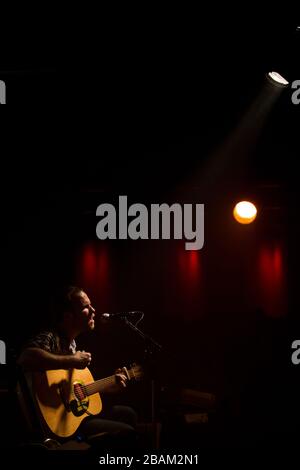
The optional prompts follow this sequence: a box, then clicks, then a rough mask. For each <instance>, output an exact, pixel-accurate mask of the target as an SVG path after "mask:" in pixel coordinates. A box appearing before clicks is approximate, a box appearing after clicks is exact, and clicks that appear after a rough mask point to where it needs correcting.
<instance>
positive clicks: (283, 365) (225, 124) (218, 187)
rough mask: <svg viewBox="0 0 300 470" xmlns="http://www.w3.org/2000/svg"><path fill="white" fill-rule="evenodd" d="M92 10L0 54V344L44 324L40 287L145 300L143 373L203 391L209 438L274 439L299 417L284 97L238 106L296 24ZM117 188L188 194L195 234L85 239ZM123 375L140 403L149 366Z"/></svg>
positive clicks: (291, 124) (109, 349)
mask: <svg viewBox="0 0 300 470" xmlns="http://www.w3.org/2000/svg"><path fill="white" fill-rule="evenodd" d="M143 18H144V17H143ZM148 19H149V18H148ZM123 26H124V25H123ZM135 26H136V25H135ZM106 27H107V30H106V31H104V30H103V29H102V28H100V30H98V29H92V30H91V31H90V33H86V32H85V33H84V37H83V39H82V40H81V36H80V34H79V35H77V36H76V35H75V34H74V35H72V36H71V40H70V41H69V42H68V41H64V42H62V43H61V44H60V45H59V44H58V41H57V37H56V39H53V31H52V33H51V34H50V35H49V34H47V33H48V31H45V30H44V31H43V28H42V27H41V30H40V31H39V32H38V34H36V35H32V36H33V37H31V36H29V35H28V36H25V39H24V42H22V41H21V42H19V43H18V45H17V47H14V46H13V45H12V47H11V49H10V54H7V56H5V55H4V56H2V62H1V70H2V71H3V72H1V77H0V78H1V79H4V80H5V81H6V83H7V98H8V102H10V103H12V104H25V107H22V108H21V110H20V111H19V112H18V113H17V112H16V109H17V108H15V110H12V111H11V112H10V111H8V116H7V117H6V119H5V121H4V122H3V126H2V129H3V139H5V140H6V139H7V146H6V147H5V149H3V152H2V184H1V190H2V220H3V222H4V224H3V229H2V235H3V239H4V241H3V242H2V259H3V263H2V268H3V277H4V279H5V289H4V293H3V296H4V298H3V308H2V315H3V319H4V322H3V323H2V325H3V326H2V327H3V332H2V331H1V339H5V340H6V342H7V345H8V349H9V360H10V361H12V362H13V357H14V356H15V355H16V354H17V351H18V349H19V348H20V346H21V344H22V342H23V341H24V339H25V338H26V337H27V336H28V335H30V334H32V332H34V331H35V330H36V329H38V327H39V326H40V325H42V324H44V323H46V320H47V309H48V304H49V296H50V295H51V293H52V290H53V289H54V288H55V287H56V286H57V285H59V284H60V283H66V282H72V283H79V284H80V285H82V286H83V288H84V289H86V291H87V292H88V294H89V295H90V297H91V299H92V300H93V302H94V304H95V306H96V308H97V311H98V312H99V313H100V312H104V311H110V312H113V311H123V310H135V309H138V310H143V311H144V312H145V318H144V321H143V323H141V324H140V326H141V327H142V329H143V330H144V331H146V332H147V333H148V334H151V335H152V336H153V337H154V338H155V339H156V340H157V341H159V342H160V343H161V344H162V345H163V350H164V352H163V354H162V355H161V356H159V357H158V358H157V359H156V361H155V366H154V371H155V378H156V381H157V388H158V389H159V388H160V386H161V385H163V386H164V387H167V388H168V389H169V388H170V389H171V390H175V388H176V389H177V388H188V387H189V388H194V389H196V390H200V391H207V392H210V393H213V394H215V395H216V397H217V411H216V413H215V415H214V418H213V425H212V430H213V431H214V433H213V435H214V436H215V435H216V434H217V435H219V431H221V433H220V435H221V437H218V438H215V437H213V438H212V441H213V442H214V443H217V444H218V445H223V446H225V447H226V446H229V447H230V446H231V445H233V444H237V445H241V446H242V445H244V444H245V442H246V441H247V443H248V444H250V446H251V445H252V444H253V445H256V444H257V442H259V443H261V442H262V443H264V444H265V443H272V442H278V443H279V445H289V444H290V443H291V442H294V441H293V439H295V436H296V426H297V423H298V422H299V398H298V397H299V382H298V377H297V376H296V375H299V373H298V372H297V373H296V369H297V366H294V365H292V363H291V343H292V341H293V340H295V339H298V337H299V300H298V285H299V275H298V202H299V185H298V172H297V170H296V167H297V157H298V156H299V150H298V148H299V146H298V142H297V140H298V133H299V110H298V108H297V106H295V105H293V104H292V102H291V94H292V92H291V89H290V88H289V87H288V88H287V89H285V90H284V91H283V92H282V93H281V94H280V95H279V94H278V96H277V97H276V99H275V98H274V103H273V105H272V106H270V108H269V109H268V112H266V113H265V114H263V113H262V117H263V119H262V120H260V117H261V115H260V114H259V112H258V111H257V109H256V111H255V110H254V111H253V109H252V108H251V106H252V104H253V103H254V102H255V100H256V99H257V97H258V96H260V101H259V102H258V104H259V105H260V106H262V107H263V105H264V103H265V102H267V100H268V99H269V97H272V96H275V93H276V91H275V90H274V91H272V88H271V87H270V86H269V87H268V88H267V89H265V87H266V81H265V74H266V72H268V71H269V70H278V71H279V72H281V73H282V74H283V75H284V76H286V77H287V78H288V79H289V80H290V81H293V80H296V79H299V73H298V70H297V64H296V57H297V51H298V49H299V37H298V36H297V34H299V33H296V32H295V28H296V24H295V22H292V21H289V22H286V23H285V24H284V23H283V22H277V23H270V24H263V23H261V24H259V23H258V22H257V23H254V24H252V25H251V26H250V27H248V26H246V24H244V23H243V22H242V21H239V22H233V24H230V25H229V24H228V23H226V24H224V23H220V24H217V23H216V22H215V21H206V20H205V19H204V18H199V16H197V15H194V14H193V12H190V13H188V14H187V15H184V16H181V15H178V16H177V15H176V16H173V15H172V14H170V15H169V16H167V17H164V19H157V18H156V21H155V22H152V21H150V20H149V24H148V22H147V21H146V19H145V21H144V20H143V21H142V22H141V23H140V25H139V26H138V27H136V28H134V27H132V26H131V25H130V26H129V24H127V27H126V28H124V31H123V30H122V29H119V28H118V24H116V23H114V22H113V24H112V25H111V24H109V25H106ZM108 31H109V34H107V32H108ZM74 38H77V39H74ZM52 39H53V40H52ZM297 73H298V75H297ZM261 90H265V91H264V92H263V95H260V93H261ZM249 110H250V111H249ZM245 115H246V116H247V119H248V120H247V121H246V125H245V126H244V127H242V128H241V126H240V125H241V123H243V122H245V121H243V119H244V117H245ZM122 194H126V195H128V198H129V202H130V203H134V202H140V203H144V204H146V205H148V206H149V204H150V203H154V202H156V203H161V202H167V203H169V204H172V203H173V202H181V203H184V202H193V203H204V204H205V245H204V248H203V249H202V250H201V251H200V252H194V253H192V252H188V251H185V250H184V243H183V242H178V241H171V240H170V241H163V240H161V241H151V240H149V241H144V240H142V241H130V240H128V241H107V242H100V241H99V240H97V239H96V234H95V227H96V223H97V219H96V217H95V211H96V207H97V206H98V205H99V204H100V203H102V202H111V203H115V204H116V203H117V198H118V196H119V195H122ZM240 198H242V199H245V198H251V200H253V201H255V202H256V203H257V206H258V209H259V211H260V212H259V216H258V218H257V220H256V221H255V223H254V224H253V225H251V226H239V225H238V224H236V223H235V222H234V221H233V219H232V215H231V214H232V208H233V205H234V203H235V202H236V201H237V200H239V199H240ZM1 330H2V328H1ZM79 344H80V345H81V342H80V341H79ZM82 345H84V348H85V349H89V350H90V351H91V352H92V353H93V356H94V361H93V373H94V375H95V376H101V375H104V374H109V373H111V370H113V368H115V367H117V366H119V365H120V363H122V364H123V363H124V362H125V363H127V362H128V361H130V360H132V359H137V360H143V344H142V341H141V340H140V339H139V338H137V337H135V336H134V335H133V333H132V332H130V331H128V330H127V329H126V328H125V327H123V326H122V325H117V326H116V327H113V326H111V327H109V326H107V325H106V326H103V325H100V324H99V323H98V324H97V326H96V330H95V332H94V333H93V334H92V335H90V337H87V338H83V339H82ZM298 367H299V366H298ZM2 371H4V368H1V373H2ZM5 371H6V369H5ZM3 373H4V372H3ZM136 390H137V391H135V390H132V391H130V393H128V396H127V397H126V398H127V399H128V400H129V401H130V400H132V401H133V402H134V404H135V406H136V407H137V409H138V410H139V412H140V414H141V416H142V419H145V420H148V419H149V417H150V411H151V410H150V395H149V383H148V382H147V381H146V383H145V384H144V385H139V386H138V388H137V389H136ZM161 395H163V394H159V395H158V403H159V404H158V412H159V413H162V410H163V412H164V413H166V416H167V417H168V418H167V419H170V415H172V413H173V415H174V408H171V411H170V410H169V409H168V407H166V406H165V403H164V402H163V400H164V398H163V396H161ZM160 401H161V402H162V404H161V406H160ZM164 416H165V415H164ZM181 432H182V429H181V428H180V427H179V430H178V431H177V434H176V431H174V435H173V436H171V437H169V439H170V441H171V443H172V442H173V443H174V442H176V439H178V433H179V435H180V433H181ZM245 436H247V437H245ZM249 436H250V437H249ZM190 442H191V441H189V443H190ZM192 442H193V441H192ZM183 443H184V445H188V442H185V441H183Z"/></svg>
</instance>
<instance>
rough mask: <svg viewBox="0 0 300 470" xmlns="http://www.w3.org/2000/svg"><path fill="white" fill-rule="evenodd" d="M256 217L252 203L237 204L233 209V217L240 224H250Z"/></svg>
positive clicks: (242, 202)
mask: <svg viewBox="0 0 300 470" xmlns="http://www.w3.org/2000/svg"><path fill="white" fill-rule="evenodd" d="M256 215H257V209H256V207H255V205H254V204H252V202H249V201H241V202H238V203H237V204H236V205H235V207H234V209H233V216H234V218H235V220H236V221H237V222H239V223H240V224H251V222H253V221H254V219H255V218H256Z"/></svg>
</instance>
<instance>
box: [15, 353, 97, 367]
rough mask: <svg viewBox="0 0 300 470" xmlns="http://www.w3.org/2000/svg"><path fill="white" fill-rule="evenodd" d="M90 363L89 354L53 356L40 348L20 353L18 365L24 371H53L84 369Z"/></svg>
mask: <svg viewBox="0 0 300 470" xmlns="http://www.w3.org/2000/svg"><path fill="white" fill-rule="evenodd" d="M90 362H91V354H90V353H88V352H85V351H77V352H76V354H68V355H60V354H53V353H50V352H48V351H45V350H44V349H41V348H27V349H24V351H23V352H22V353H21V355H20V357H19V359H18V364H19V365H20V366H21V367H22V368H23V369H24V370H26V371H32V372H33V371H44V370H54V369H84V368H85V367H87V366H88V365H89V364H90Z"/></svg>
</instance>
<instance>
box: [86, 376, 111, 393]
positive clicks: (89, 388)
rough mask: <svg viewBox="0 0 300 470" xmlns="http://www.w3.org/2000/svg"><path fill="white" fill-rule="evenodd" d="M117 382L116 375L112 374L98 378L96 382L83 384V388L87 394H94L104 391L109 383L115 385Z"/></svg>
mask: <svg viewBox="0 0 300 470" xmlns="http://www.w3.org/2000/svg"><path fill="white" fill-rule="evenodd" d="M115 383H116V376H115V375H111V376H109V377H106V378H105V379H100V380H96V381H95V382H93V383H91V384H88V385H83V387H82V388H83V390H84V392H85V395H86V396H89V395H93V394H94V393H98V392H101V391H103V390H104V389H105V388H106V387H107V386H108V385H113V384H115Z"/></svg>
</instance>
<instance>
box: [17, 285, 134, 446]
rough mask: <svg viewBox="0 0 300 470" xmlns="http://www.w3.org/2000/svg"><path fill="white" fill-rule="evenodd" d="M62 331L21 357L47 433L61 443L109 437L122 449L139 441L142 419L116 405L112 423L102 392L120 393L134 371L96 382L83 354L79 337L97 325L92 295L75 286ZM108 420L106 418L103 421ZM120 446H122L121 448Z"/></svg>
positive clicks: (64, 300)
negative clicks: (137, 429)
mask: <svg viewBox="0 0 300 470" xmlns="http://www.w3.org/2000/svg"><path fill="white" fill-rule="evenodd" d="M56 314H57V315H56V316H57V318H56V326H55V328H53V329H52V330H50V331H46V332H42V333H40V334H38V335H37V336H36V337H35V338H33V339H32V340H31V341H30V342H29V343H28V344H27V345H26V348H25V349H24V350H23V352H22V353H21V355H20V357H19V361H18V362H19V365H20V366H21V367H22V369H23V371H24V372H25V373H26V375H27V376H28V373H30V377H31V384H30V388H31V390H32V394H33V398H34V401H35V403H36V405H37V407H36V408H37V412H38V414H39V415H40V418H41V420H42V422H43V426H44V428H45V427H46V428H47V429H48V430H49V433H50V435H54V436H56V437H59V438H62V439H63V438H68V437H74V436H81V438H83V439H84V440H89V439H90V438H91V437H92V436H102V437H103V435H106V436H109V437H111V438H112V439H113V440H112V442H114V440H115V442H116V440H117V442H118V444H120V443H122V442H125V441H126V440H128V438H129V440H131V439H132V442H133V440H134V439H135V426H136V414H135V412H134V410H133V409H132V408H129V407H125V406H115V407H113V409H112V412H111V415H110V416H109V419H106V417H105V415H103V414H100V415H99V412H100V411H101V409H102V403H101V398H100V395H99V392H100V391H101V392H108V393H111V392H117V391H120V390H122V389H123V388H125V387H126V386H127V383H128V380H130V379H131V378H132V377H133V378H134V370H133V369H132V370H127V369H126V368H123V369H118V370H117V371H116V372H115V374H114V375H113V376H111V377H108V378H105V379H102V380H99V381H96V382H94V381H93V377H92V375H91V373H90V372H89V370H88V366H89V365H90V363H91V361H92V356H91V354H90V353H89V352H86V351H77V350H76V342H75V338H76V337H77V336H78V335H79V334H81V333H83V332H86V331H91V330H93V329H94V326H95V309H94V307H93V306H92V304H91V301H90V299H89V297H88V296H87V294H86V293H85V292H84V291H83V290H82V289H80V288H78V287H74V286H69V287H68V288H67V289H65V290H64V291H63V292H62V294H61V295H60V296H59V301H58V302H57V305H56ZM102 416H103V417H102ZM118 444H117V445H118Z"/></svg>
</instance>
